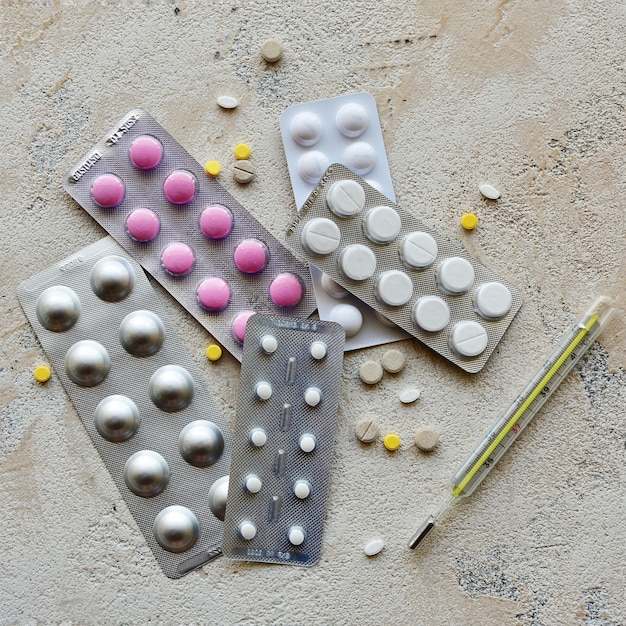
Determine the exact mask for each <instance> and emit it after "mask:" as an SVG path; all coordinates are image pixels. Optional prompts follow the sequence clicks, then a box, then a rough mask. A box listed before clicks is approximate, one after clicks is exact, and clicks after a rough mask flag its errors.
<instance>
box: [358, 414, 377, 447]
mask: <svg viewBox="0 0 626 626" xmlns="http://www.w3.org/2000/svg"><path fill="white" fill-rule="evenodd" d="M354 434H355V436H356V438H357V439H358V440H359V441H362V442H363V443H372V441H376V439H378V425H377V424H376V422H375V421H374V420H373V419H371V418H369V417H366V418H365V419H362V420H361V421H360V422H359V423H358V424H357V425H356V427H355V429H354Z"/></svg>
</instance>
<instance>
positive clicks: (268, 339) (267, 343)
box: [260, 335, 278, 354]
mask: <svg viewBox="0 0 626 626" xmlns="http://www.w3.org/2000/svg"><path fill="white" fill-rule="evenodd" d="M260 344H261V350H263V352H265V354H272V353H273V352H276V350H277V349H278V339H276V337H274V335H263V337H261V341H260Z"/></svg>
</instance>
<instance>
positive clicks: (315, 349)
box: [310, 341, 328, 361]
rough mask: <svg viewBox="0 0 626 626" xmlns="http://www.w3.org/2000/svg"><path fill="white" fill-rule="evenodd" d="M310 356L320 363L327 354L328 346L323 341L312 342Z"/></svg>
mask: <svg viewBox="0 0 626 626" xmlns="http://www.w3.org/2000/svg"><path fill="white" fill-rule="evenodd" d="M310 351H311V356H312V357H313V358H314V359H315V360H316V361H321V360H322V359H323V358H324V357H325V356H326V354H327V353H328V346H327V345H326V344H325V343H324V342H323V341H314V342H313V343H312V344H311V349H310Z"/></svg>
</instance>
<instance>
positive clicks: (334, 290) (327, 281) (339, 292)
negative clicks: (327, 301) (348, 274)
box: [321, 274, 348, 300]
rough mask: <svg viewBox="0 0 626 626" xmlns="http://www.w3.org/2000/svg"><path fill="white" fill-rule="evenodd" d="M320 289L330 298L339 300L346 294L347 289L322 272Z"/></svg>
mask: <svg viewBox="0 0 626 626" xmlns="http://www.w3.org/2000/svg"><path fill="white" fill-rule="evenodd" d="M321 282H322V289H323V290H324V291H325V292H326V293H327V294H328V295H329V296H331V297H332V298H336V299H337V300H341V299H343V298H345V297H347V295H348V290H347V289H344V288H343V287H342V286H341V285H340V284H339V283H336V282H335V281H334V280H333V279H332V278H331V277H330V276H329V275H328V274H322V278H321Z"/></svg>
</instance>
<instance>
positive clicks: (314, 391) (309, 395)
mask: <svg viewBox="0 0 626 626" xmlns="http://www.w3.org/2000/svg"><path fill="white" fill-rule="evenodd" d="M304 401H305V402H306V403H307V404H308V405H309V406H317V405H318V404H319V403H320V402H321V401H322V392H321V391H320V390H319V389H318V388H317V387H309V388H308V389H307V390H306V391H305V392H304Z"/></svg>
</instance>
